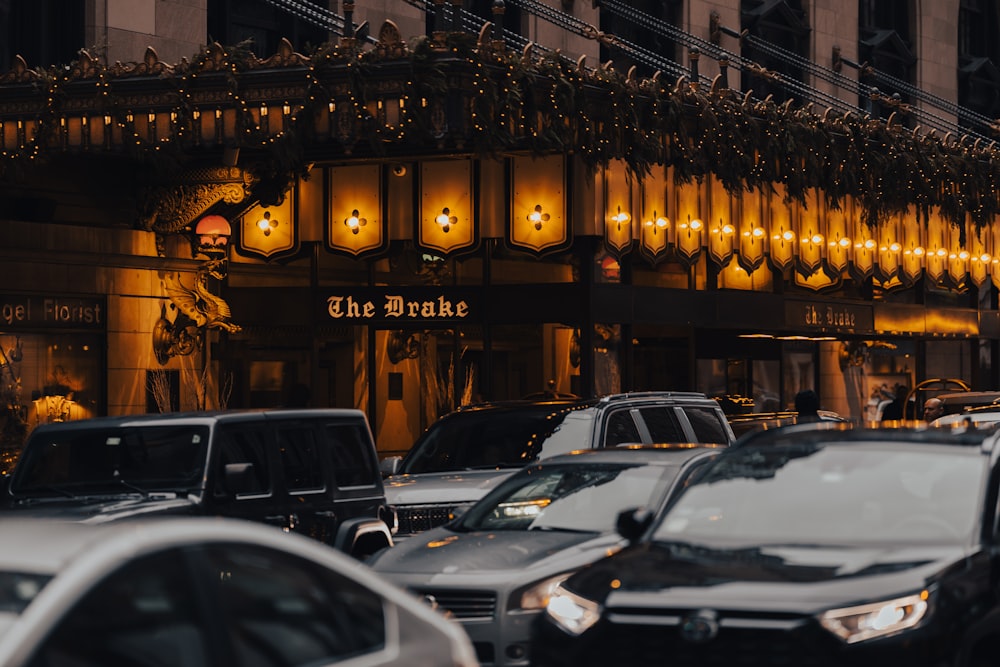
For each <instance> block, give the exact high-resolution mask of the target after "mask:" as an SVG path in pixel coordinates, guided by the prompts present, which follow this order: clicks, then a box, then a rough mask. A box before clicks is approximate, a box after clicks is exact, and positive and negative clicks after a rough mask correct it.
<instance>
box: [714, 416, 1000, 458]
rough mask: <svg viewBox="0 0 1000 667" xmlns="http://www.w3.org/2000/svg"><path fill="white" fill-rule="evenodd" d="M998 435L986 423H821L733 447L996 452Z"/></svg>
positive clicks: (763, 434) (997, 428)
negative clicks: (858, 445)
mask: <svg viewBox="0 0 1000 667" xmlns="http://www.w3.org/2000/svg"><path fill="white" fill-rule="evenodd" d="M998 433H1000V424H985V425H983V426H980V427H977V428H966V427H964V426H963V425H960V424H958V425H955V426H952V425H945V426H934V425H932V424H927V423H925V422H920V421H901V422H894V423H893V424H892V425H888V424H885V423H882V422H869V423H863V424H855V423H854V422H834V421H820V422H812V423H808V424H796V425H793V426H782V427H780V428H777V429H771V430H766V431H755V432H753V433H749V434H747V435H746V436H744V437H743V438H741V439H740V440H739V441H738V442H737V443H736V445H734V447H746V446H758V445H760V446H767V445H786V444H809V443H821V442H828V443H829V442H843V443H850V442H872V441H879V442H892V443H898V444H900V445H903V444H907V443H909V444H912V445H955V446H959V447H981V448H982V449H983V450H984V451H992V450H994V449H995V447H994V445H993V443H994V441H995V440H996V436H997V434H998Z"/></svg>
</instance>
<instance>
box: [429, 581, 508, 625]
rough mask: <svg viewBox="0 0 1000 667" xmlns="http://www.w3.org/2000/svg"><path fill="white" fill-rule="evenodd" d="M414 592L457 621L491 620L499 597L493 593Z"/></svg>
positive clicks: (430, 590) (458, 591)
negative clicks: (448, 613)
mask: <svg viewBox="0 0 1000 667" xmlns="http://www.w3.org/2000/svg"><path fill="white" fill-rule="evenodd" d="M413 592H414V593H415V594H416V595H418V596H420V597H422V598H424V600H425V601H426V602H428V603H430V604H432V605H436V606H437V608H438V609H440V610H442V611H445V612H450V614H451V616H453V617H454V618H455V619H457V620H464V621H469V620H477V621H481V620H490V619H492V618H493V615H494V614H495V613H496V608H497V595H496V593H494V592H492V591H464V590H436V589H432V588H415V589H413Z"/></svg>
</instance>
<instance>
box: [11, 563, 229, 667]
mask: <svg viewBox="0 0 1000 667" xmlns="http://www.w3.org/2000/svg"><path fill="white" fill-rule="evenodd" d="M178 556H179V554H178V552H177V551H176V550H172V551H167V552H164V553H160V554H156V555H152V556H146V557H142V558H139V559H138V560H136V561H133V562H132V563H129V564H128V565H126V566H124V567H122V568H121V569H119V570H117V571H116V572H114V573H112V574H111V575H109V576H108V577H107V578H105V579H104V580H103V581H102V582H100V583H99V584H97V585H96V586H95V587H94V588H93V589H92V590H91V591H90V592H89V593H87V594H86V595H84V597H83V598H82V599H81V600H80V601H79V602H78V603H77V604H75V605H74V606H73V607H72V608H71V609H70V610H69V611H68V612H67V614H66V616H65V617H64V618H63V620H62V621H61V622H60V623H59V624H58V625H57V626H56V628H55V630H54V631H53V632H52V633H51V634H50V635H49V637H48V638H47V639H45V640H44V644H43V646H42V648H41V650H40V651H39V652H38V653H37V654H36V655H35V656H34V657H33V658H32V659H31V661H30V662H29V663H28V664H29V667H56V666H70V665H72V666H73V667H108V666H110V665H157V666H158V667H202V666H205V667H208V665H211V664H212V660H211V659H210V657H209V655H208V649H207V646H208V641H209V640H208V638H207V637H206V633H207V631H208V630H207V627H208V626H207V625H206V624H205V623H204V622H202V620H201V619H200V618H199V611H198V608H197V606H196V600H197V595H196V594H195V590H194V588H193V586H192V584H191V582H190V579H189V578H188V577H186V576H185V570H184V566H183V563H182V560H181V559H180V558H179V557H178Z"/></svg>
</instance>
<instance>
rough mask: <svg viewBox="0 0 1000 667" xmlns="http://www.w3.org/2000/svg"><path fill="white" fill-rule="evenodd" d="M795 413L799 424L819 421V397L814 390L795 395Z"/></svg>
mask: <svg viewBox="0 0 1000 667" xmlns="http://www.w3.org/2000/svg"><path fill="white" fill-rule="evenodd" d="M795 411H796V412H797V413H798V419H797V420H796V421H797V422H798V423H800V424H801V423H802V422H815V421H819V395H818V394H817V393H816V392H815V391H813V390H812V389H803V390H802V391H800V392H799V393H797V394H795Z"/></svg>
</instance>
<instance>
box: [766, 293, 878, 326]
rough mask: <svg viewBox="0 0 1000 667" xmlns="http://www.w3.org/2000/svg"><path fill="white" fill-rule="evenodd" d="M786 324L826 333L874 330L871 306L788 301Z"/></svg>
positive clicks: (786, 304)
mask: <svg viewBox="0 0 1000 667" xmlns="http://www.w3.org/2000/svg"><path fill="white" fill-rule="evenodd" d="M785 324H787V325H789V326H793V327H796V328H801V327H805V328H809V329H822V330H826V331H844V332H870V331H872V330H873V329H874V324H875V320H874V315H873V313H872V308H871V306H864V305H855V304H836V303H818V302H811V301H791V300H789V301H787V302H786V303H785Z"/></svg>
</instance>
